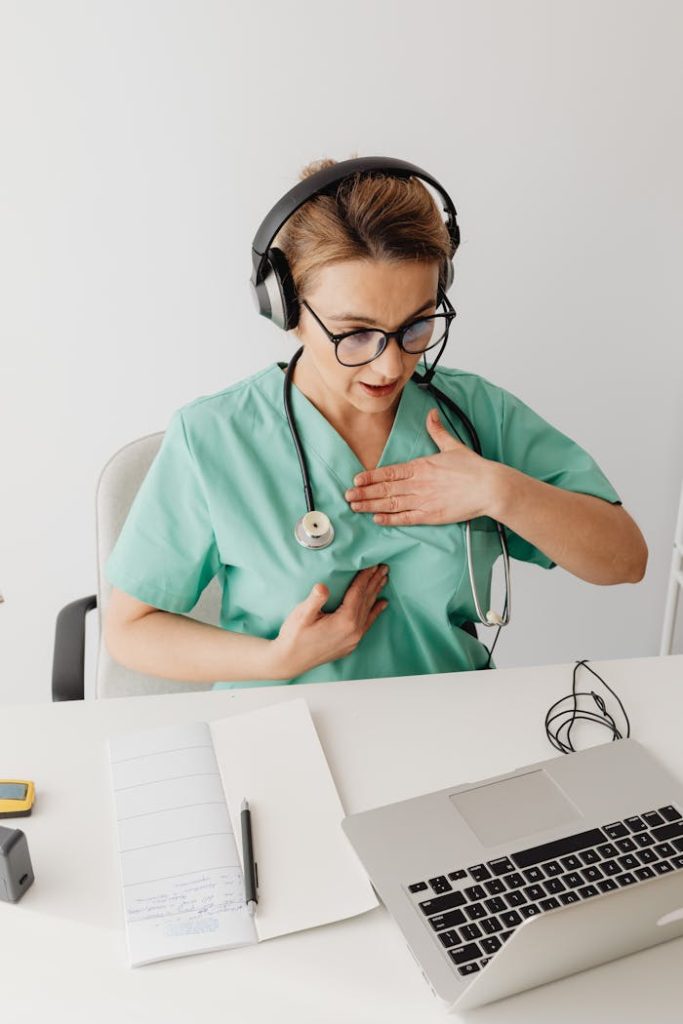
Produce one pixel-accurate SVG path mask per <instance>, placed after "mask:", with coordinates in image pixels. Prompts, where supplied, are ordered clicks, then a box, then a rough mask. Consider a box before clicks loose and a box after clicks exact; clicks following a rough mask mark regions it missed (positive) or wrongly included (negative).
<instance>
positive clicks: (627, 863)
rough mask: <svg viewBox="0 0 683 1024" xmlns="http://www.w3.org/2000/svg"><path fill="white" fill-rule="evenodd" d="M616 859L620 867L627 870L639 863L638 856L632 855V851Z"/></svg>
mask: <svg viewBox="0 0 683 1024" xmlns="http://www.w3.org/2000/svg"><path fill="white" fill-rule="evenodd" d="M617 860H618V861H619V863H620V864H621V866H622V868H624V869H625V870H627V871H631V870H632V869H633V868H637V867H638V866H639V864H640V862H639V860H638V858H637V857H634V856H633V854H632V853H627V854H626V856H625V857H617Z"/></svg>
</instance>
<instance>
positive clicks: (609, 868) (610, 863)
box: [600, 860, 621, 875]
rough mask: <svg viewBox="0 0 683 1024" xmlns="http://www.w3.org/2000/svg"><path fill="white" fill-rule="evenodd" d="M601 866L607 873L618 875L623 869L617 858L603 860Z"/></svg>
mask: <svg viewBox="0 0 683 1024" xmlns="http://www.w3.org/2000/svg"><path fill="white" fill-rule="evenodd" d="M600 868H601V870H602V871H603V873H604V874H606V875H618V874H619V872H620V871H621V868H620V867H619V865H618V864H617V862H616V861H615V860H603V862H602V864H601V865H600Z"/></svg>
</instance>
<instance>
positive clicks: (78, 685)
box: [52, 431, 221, 701]
mask: <svg viewBox="0 0 683 1024" xmlns="http://www.w3.org/2000/svg"><path fill="white" fill-rule="evenodd" d="M163 436H164V435H163V431H162V432H160V433H157V434H148V435H147V436H146V437H141V438H138V439H137V440H136V441H132V442H131V443H130V444H127V445H125V446H124V447H123V448H121V449H119V451H117V452H116V453H115V454H114V455H113V456H112V457H111V459H109V461H108V462H107V464H106V465H105V467H104V469H103V470H102V472H101V474H100V478H99V481H98V483H97V491H96V499H95V506H96V527H97V591H98V592H97V594H91V595H89V596H87V597H82V598H79V599H78V600H76V601H72V602H71V603H70V604H68V605H66V606H65V607H64V608H62V610H61V611H60V612H59V614H58V616H57V623H56V628H55V646H54V660H53V666H52V699H53V701H62V700H82V699H83V697H84V665H85V623H86V615H87V614H88V612H89V611H91V610H93V609H97V613H98V619H99V648H98V652H97V670H96V680H95V695H96V697H131V696H135V695H143V694H144V695H148V694H155V693H178V692H181V691H193V692H196V691H197V690H210V689H211V683H192V682H176V681H175V680H173V679H163V678H161V677H159V676H146V675H143V674H141V673H139V672H134V671H133V670H132V669H128V668H125V666H123V665H121V664H119V662H117V661H114V659H113V658H112V657H111V655H110V654H109V652H108V650H107V648H106V646H105V643H104V629H103V622H104V616H105V613H106V610H107V606H108V604H109V599H110V597H111V590H112V587H111V584H110V583H109V581H108V580H107V579H106V577H105V575H104V565H105V562H106V560H107V558H108V557H109V553H110V552H111V550H112V548H113V547H114V544H115V543H116V540H117V538H118V535H119V533H120V532H121V528H122V526H123V524H124V522H125V520H126V516H127V515H128V510H129V508H130V506H131V504H132V502H133V498H134V497H135V495H136V494H137V491H138V488H139V487H140V484H141V483H142V481H143V479H144V478H145V476H146V474H147V470H148V469H149V467H150V465H151V464H152V461H153V459H154V457H155V455H156V453H157V451H158V450H159V447H160V445H161V441H162V438H163ZM220 603H221V592H220V586H219V584H218V581H217V580H216V579H214V580H212V581H211V583H209V585H208V586H207V587H206V589H205V590H204V591H203V593H202V595H201V597H200V598H199V601H198V602H197V604H196V605H195V606H194V608H193V609H192V611H191V612H187V613H186V614H187V615H188V616H189V617H190V618H192V619H197V620H198V621H200V622H208V623H209V624H211V625H213V626H216V625H218V623H219V615H220Z"/></svg>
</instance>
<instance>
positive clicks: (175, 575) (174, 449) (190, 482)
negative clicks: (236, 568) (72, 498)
mask: <svg viewBox="0 0 683 1024" xmlns="http://www.w3.org/2000/svg"><path fill="white" fill-rule="evenodd" d="M220 564H221V563H220V557H219V554H218V549H217V545H216V539H215V536H214V531H213V526H212V521H211V516H210V514H209V507H208V503H207V499H206V493H205V489H204V484H203V481H202V479H201V474H200V471H199V468H198V466H197V464H196V461H195V459H194V457H193V455H192V452H191V451H190V448H189V445H188V441H187V434H186V431H185V423H184V421H183V414H182V410H178V412H176V413H175V414H174V415H173V417H172V419H171V421H170V423H169V425H168V428H167V430H166V433H165V434H164V437H163V440H162V443H161V447H160V448H159V451H158V452H157V455H156V457H155V459H154V461H153V462H152V464H151V466H150V468H149V470H148V471H147V475H146V476H145V478H144V480H143V481H142V484H141V485H140V488H139V490H138V492H137V494H136V496H135V498H134V500H133V502H132V504H131V507H130V510H129V512H128V517H127V519H126V521H125V523H124V524H123V529H122V530H121V533H120V534H119V537H118V539H117V541H116V544H115V545H114V548H113V550H112V552H111V554H110V555H109V558H108V559H107V562H106V564H105V570H104V571H105V576H106V578H107V579H108V580H109V582H110V583H112V584H113V585H114V586H115V587H118V589H119V590H123V591H125V592H126V593H127V594H130V595H131V596H132V597H136V598H138V600H140V601H144V602H145V603H146V604H151V605H154V606H155V607H157V608H161V609H162V610H164V611H169V612H188V611H191V609H192V608H194V606H195V604H196V603H197V601H198V600H199V597H200V595H201V592H202V591H203V590H204V588H205V587H206V586H207V585H208V584H209V583H210V581H211V580H212V579H213V577H214V576H215V575H216V573H217V572H218V569H219V567H220Z"/></svg>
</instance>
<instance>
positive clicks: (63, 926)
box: [0, 655, 683, 1024]
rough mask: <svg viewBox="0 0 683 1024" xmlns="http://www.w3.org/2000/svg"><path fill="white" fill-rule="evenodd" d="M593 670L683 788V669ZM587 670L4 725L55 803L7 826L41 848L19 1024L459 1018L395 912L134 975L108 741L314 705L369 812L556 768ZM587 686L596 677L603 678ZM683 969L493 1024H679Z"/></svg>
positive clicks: (577, 989)
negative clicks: (424, 971) (570, 708)
mask: <svg viewBox="0 0 683 1024" xmlns="http://www.w3.org/2000/svg"><path fill="white" fill-rule="evenodd" d="M591 664H593V666H594V667H595V668H596V670H597V671H598V672H600V673H601V674H603V675H604V677H605V679H606V680H607V682H608V683H609V684H610V686H612V687H613V688H614V689H616V691H617V693H618V694H619V696H620V697H621V699H622V700H623V701H624V704H625V706H626V709H627V711H628V712H629V715H630V718H631V735H632V736H633V737H634V738H635V739H637V740H639V741H641V742H642V743H643V744H644V745H645V746H646V747H648V748H649V749H650V751H651V752H653V753H654V754H655V755H656V756H658V757H659V758H660V760H661V762H662V763H663V764H664V765H665V766H666V767H668V768H669V769H670V770H671V771H672V772H673V773H674V774H676V775H677V776H678V777H679V778H681V779H683V743H682V742H681V723H683V655H681V656H672V657H668V658H638V659H631V660H625V661H611V662H595V663H591ZM572 668H573V666H572V665H571V664H568V665H552V666H547V667H534V668H517V669H498V670H497V671H494V672H467V673H459V674H453V675H433V676H417V677H402V678H397V679H374V680H369V681H353V682H345V683H325V684H309V685H303V686H295V687H291V688H290V687H286V686H283V687H272V688H271V687H267V688H258V689H254V690H248V689H244V690H239V691H234V690H233V691H225V690H224V691H217V692H215V693H211V692H209V693H187V694H173V695H169V696H161V697H133V698H125V699H117V700H109V701H100V702H88V703H82V702H79V703H72V704H56V705H33V706H25V707H11V708H8V709H6V710H3V712H2V718H1V719H0V752H1V756H0V772H2V773H3V774H5V775H6V776H13V777H22V776H25V777H28V778H32V779H34V780H35V782H36V787H37V794H38V796H37V802H36V807H35V810H34V812H33V815H32V816H31V817H30V818H25V819H9V820H7V821H6V822H5V824H6V825H10V826H13V827H18V828H22V829H23V830H24V831H25V832H26V835H27V837H28V841H29V849H30V852H31V857H32V861H33V867H34V871H35V874H36V881H35V883H34V884H33V886H32V888H31V889H30V890H29V891H28V892H27V893H26V895H25V896H24V898H23V899H22V900H21V901H20V902H19V903H18V904H16V905H11V904H6V903H0V948H1V950H2V954H1V960H0V972H1V977H2V989H1V990H0V1010H1V1011H2V1014H3V1017H4V1018H5V1019H7V1020H8V1021H12V1022H13V1024H14V1022H18V1021H21V1022H24V1021H25V1022H29V1021H30V1022H31V1024H35V1022H38V1021H42V1020H50V1021H51V1022H55V1021H59V1022H61V1021H64V1022H67V1021H68V1022H69V1024H73V1022H86V1021H87V1022H88V1024H90V1022H91V1021H97V1022H98V1024H108V1022H110V1021H111V1022H114V1021H116V1022H125V1024H137V1022H145V1024H148V1022H156V1021H159V1022H163V1024H176V1022H177V1024H181V1022H182V1024H187V1022H188V1021H189V1020H193V1021H197V1022H198V1024H213V1022H218V1021H220V1022H221V1024H226V1022H239V1024H245V1022H249V1024H252V1022H253V1024H256V1022H258V1024H261V1022H269V1024H270V1022H278V1024H280V1022H290V1021H291V1022H293V1024H294V1022H295V1024H307V1022H315V1024H336V1022H344V1024H350V1022H353V1024H384V1022H387V1024H388V1022H391V1024H403V1022H405V1024H408V1022H410V1024H416V1022H419V1024H428V1022H436V1021H440V1022H442V1024H443V1022H444V1021H448V1020H456V1019H458V1018H457V1017H449V1016H447V1015H446V1014H445V1013H444V1012H443V1010H442V1009H441V1005H440V1004H439V1003H438V1002H437V1001H436V1000H435V999H434V997H433V996H432V994H431V992H430V990H429V989H428V987H427V986H426V984H425V982H424V981H423V979H422V977H421V975H420V971H419V970H418V969H417V967H416V966H415V964H414V962H413V960H412V958H411V955H410V953H409V951H408V949H407V947H406V946H405V944H404V942H403V938H402V936H401V934H400V932H399V930H398V928H397V927H396V926H395V925H394V924H393V922H392V921H391V919H390V918H389V916H388V915H387V913H386V911H385V910H384V908H383V907H379V908H378V909H376V910H373V911H371V912H370V913H368V914H365V915H362V916H360V917H357V918H353V919H351V920H349V921H344V922H340V923H339V924H335V925H330V926H326V927H324V928H316V929H312V930H310V931H307V932H300V933H297V934H294V935H289V936H285V937H283V938H278V939H274V940H271V941H269V942H264V943H261V944H259V945H257V946H251V947H246V948H244V949H234V950H228V951H222V952H218V953H209V954H202V955H199V956H193V957H186V958H183V959H177V960H173V961H166V962H162V963H157V964H151V965H148V966H146V967H140V968H135V969H131V968H129V967H128V966H127V960H126V951H125V936H124V924H123V911H122V905H121V895H120V888H119V874H118V871H119V867H118V860H117V856H118V855H117V853H116V845H115V843H116V840H115V833H114V819H113V810H112V797H111V791H110V781H109V763H108V758H107V753H106V749H105V738H106V737H107V736H108V735H110V734H114V733H117V732H128V731H131V730H133V729H136V728H143V727H145V726H152V725H155V724H164V723H171V722H179V721H192V720H201V719H210V718H220V717H223V716H226V715H231V714H235V713H239V712H241V711H246V710H249V709H251V708H256V707H260V706H263V705H266V704H270V703H273V702H275V701H281V700H291V699H294V698H296V697H304V698H305V699H306V701H307V702H308V705H309V707H310V709H311V714H312V716H313V720H314V722H315V725H316V728H317V730H318V734H319V736H320V739H321V742H322V745H323V748H324V750H325V753H326V755H327V759H328V761H329V764H330V768H331V770H332V774H333V776H334V778H335V781H336V784H337V787H338V790H339V794H340V796H341V800H342V803H343V804H344V807H345V809H346V810H347V812H348V813H351V812H354V811H360V810H364V809H366V808H369V807H373V806H377V805H379V804H383V803H388V802H390V801H393V800H398V799H402V798H405V797H409V796H413V795H416V794H419V793H422V792H425V791H428V790H431V789H436V788H440V787H445V786H449V785H454V784H459V783H463V782H467V781H474V780H476V779H479V778H485V777H486V776H490V775H495V774H497V773H501V772H506V771H511V770H514V769H515V768H516V767H518V766H520V765H523V764H527V763H529V762H533V761H537V760H543V759H545V758H548V757H551V756H553V755H554V754H555V751H553V749H552V747H551V746H550V744H549V743H548V741H547V739H546V737H545V732H544V728H543V720H544V716H545V713H546V711H547V709H548V707H549V706H550V704H551V703H552V702H553V701H555V700H557V699H558V698H559V697H561V696H563V695H564V694H566V693H568V692H569V691H570V689H571V675H572ZM579 672H580V677H579V678H580V679H581V677H583V678H584V679H586V678H589V679H591V680H592V679H593V677H592V676H590V674H589V673H585V670H583V669H580V670H579ZM594 682H597V681H595V680H594ZM580 688H583V687H580ZM582 730H583V731H582ZM607 736H608V734H607V733H606V732H605V731H604V730H600V731H598V730H597V727H594V726H591V725H586V724H583V725H581V724H579V725H577V726H576V727H575V732H574V739H575V742H576V743H577V745H580V746H587V745H589V744H591V743H595V742H604V741H605V740H606V738H607ZM557 756H559V757H561V756H563V755H561V754H557ZM331 884H334V881H333V880H331ZM682 955H683V942H681V940H680V939H679V940H674V941H672V942H669V943H665V944H663V945H660V946H658V947H656V948H654V949H651V950H647V951H644V952H642V953H638V954H636V955H634V956H630V957H626V958H623V959H621V960H618V961H614V962H612V963H610V964H605V965H603V966H601V967H598V968H595V969H593V970H591V971H587V972H584V973H582V974H579V975H575V976H573V977H572V978H566V979H563V980H561V981H558V982H555V983H554V984H552V985H548V986H544V987H542V988H538V989H535V990H533V991H531V992H527V993H523V994H521V995H518V996H515V997H513V998H512V999H508V1000H505V1001H502V1002H499V1003H495V1004H491V1005H490V1006H486V1007H483V1008H481V1009H480V1010H478V1011H475V1015H476V1019H477V1021H478V1024H493V1022H495V1024H502V1022H505V1024H535V1022H538V1024H547V1022H548V1021H549V1020H552V1021H553V1024H564V1022H569V1021H571V1022H572V1024H574V1022H579V1021H581V1022H583V1021H584V1020H586V1019H588V1020H590V1021H591V1022H595V1024H608V1022H610V1024H611V1022H612V1021H614V1022H615V1024H617V1022H618V1024H631V1022H633V1024H636V1022H638V1024H642V1022H643V1021H648V1020H650V1021H654V1022H656V1024H669V1022H671V1024H673V1022H674V1021H675V1022H676V1024H680V1021H681V1019H683V1008H682V997H683V976H682V975H683V972H681V962H682V959H681V958H682Z"/></svg>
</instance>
